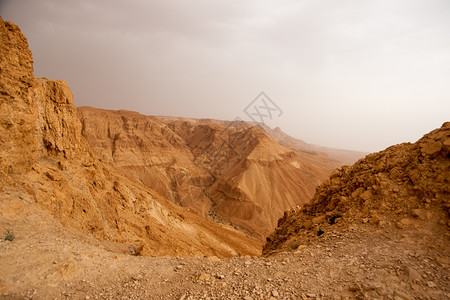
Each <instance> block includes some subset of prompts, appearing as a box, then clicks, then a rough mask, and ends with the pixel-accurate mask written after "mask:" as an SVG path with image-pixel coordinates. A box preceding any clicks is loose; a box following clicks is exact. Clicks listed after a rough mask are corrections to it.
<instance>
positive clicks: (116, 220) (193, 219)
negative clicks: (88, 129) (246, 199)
mask: <svg viewBox="0 0 450 300" xmlns="http://www.w3.org/2000/svg"><path fill="white" fill-rule="evenodd" d="M0 39H1V43H0V47H1V48H0V51H1V52H0V72H1V73H0V105H1V106H0V139H1V143H0V172H1V178H2V180H1V181H0V207H1V208H2V216H1V217H2V218H7V219H8V220H10V221H11V222H13V219H14V217H13V216H14V213H12V212H11V213H9V212H8V209H7V208H8V207H10V206H11V205H10V204H11V203H12V202H14V201H21V203H22V204H21V206H23V207H25V208H27V209H28V211H29V213H32V212H33V211H34V208H33V207H34V206H35V205H36V203H37V205H38V207H39V208H40V209H43V210H44V211H45V212H47V213H48V215H49V218H51V217H52V216H53V217H54V218H56V219H57V220H59V221H60V222H61V223H62V224H64V225H67V226H70V227H73V228H75V229H78V230H80V231H82V232H85V233H89V234H93V235H94V236H95V237H97V238H98V239H101V240H108V241H110V242H115V243H119V244H121V245H123V247H118V246H117V247H115V249H127V250H124V251H126V252H128V253H129V254H134V255H138V254H142V255H177V256H182V255H216V256H219V257H230V256H236V255H248V254H250V255H255V254H258V253H259V252H260V249H259V247H260V243H259V242H257V241H255V240H253V239H250V238H248V237H246V236H245V235H243V234H242V233H240V232H238V231H236V230H234V229H233V228H231V227H229V226H225V225H218V224H215V223H214V222H211V221H207V220H205V219H202V218H200V217H199V216H197V215H195V214H193V213H191V212H189V211H188V210H186V209H184V208H181V207H179V206H177V205H175V204H173V203H172V202H170V201H168V200H166V199H164V198H163V197H162V196H161V195H159V194H158V193H157V192H155V191H154V190H152V189H150V188H149V187H147V186H145V185H143V184H142V183H141V182H140V181H139V180H135V179H133V178H131V177H127V176H125V175H124V174H123V173H122V172H121V171H120V170H118V169H116V168H114V166H110V165H108V164H107V163H105V162H102V161H100V160H99V159H98V158H97V157H96V156H95V155H94V154H92V152H91V150H90V148H89V145H88V143H87V142H86V140H85V138H84V137H83V136H82V134H81V132H82V129H83V128H82V123H81V122H80V121H79V119H78V117H77V115H76V108H75V107H74V105H73V99H72V93H71V92H70V89H69V87H68V85H67V83H65V82H64V81H58V80H47V79H35V78H34V75H33V68H32V66H33V65H32V64H33V59H32V56H31V51H30V50H29V48H28V44H27V40H26V38H25V36H24V35H23V34H22V33H21V32H20V30H19V28H18V27H17V26H15V25H14V24H12V23H9V22H3V20H1V19H0ZM128 125H129V124H128ZM125 129H126V130H129V131H132V130H133V128H132V127H127V128H125ZM135 138H136V139H138V138H139V137H135ZM113 140H114V139H113ZM171 142H172V143H174V145H177V144H176V143H177V141H176V140H174V141H171ZM147 149H149V150H148V151H151V145H150V146H149V147H148V148H147ZM130 151H131V152H132V151H133V150H130ZM119 152H120V151H119ZM127 159H129V157H128V156H127ZM150 159H151V160H154V161H155V162H156V163H163V162H164V160H165V158H164V156H161V155H159V156H154V157H151V158H150ZM18 199H19V200H18ZM25 208H24V209H25Z"/></svg>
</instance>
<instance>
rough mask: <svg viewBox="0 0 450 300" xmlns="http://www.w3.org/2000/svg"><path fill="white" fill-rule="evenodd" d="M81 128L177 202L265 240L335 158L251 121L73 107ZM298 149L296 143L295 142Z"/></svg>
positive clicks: (113, 158) (101, 150)
mask: <svg viewBox="0 0 450 300" xmlns="http://www.w3.org/2000/svg"><path fill="white" fill-rule="evenodd" d="M78 115H79V118H80V120H81V122H82V124H83V135H84V137H85V138H86V139H87V141H88V142H89V143H90V146H91V148H92V149H93V150H94V152H96V154H97V155H98V156H99V157H101V158H102V159H103V160H104V161H105V162H108V163H110V164H113V165H116V166H117V167H119V168H121V169H122V170H124V171H125V172H127V173H128V174H130V175H132V176H133V177H134V178H136V179H138V180H140V181H141V182H143V183H144V184H145V185H147V186H149V187H151V188H152V189H155V190H156V191H158V192H159V193H160V194H161V195H163V196H164V197H166V198H167V199H170V200H171V201H173V202H174V203H177V204H179V205H181V206H183V207H186V208H189V209H190V210H191V211H194V212H195V213H197V214H199V215H200V216H202V217H204V218H210V219H213V220H215V221H217V222H223V223H226V224H229V225H232V226H235V227H236V228H238V229H239V230H241V231H243V232H245V233H247V234H249V235H251V236H253V237H255V238H257V239H259V240H263V239H264V238H265V236H266V235H267V234H268V233H270V232H271V231H272V230H273V228H274V226H275V225H276V221H277V220H278V218H279V217H280V216H281V215H282V213H283V211H284V210H285V209H287V208H290V207H293V206H297V205H302V204H304V203H307V202H308V201H309V199H310V198H311V197H312V195H313V193H314V189H315V187H316V186H317V185H319V184H320V183H321V182H322V180H324V178H326V176H328V174H329V173H330V172H331V171H332V170H333V169H334V168H336V167H338V166H340V165H341V164H342V163H339V162H337V161H335V160H333V159H330V158H329V157H328V156H327V155H326V154H324V153H314V154H313V155H312V154H310V153H307V152H305V151H294V150H291V149H289V148H286V147H283V146H281V145H280V144H278V143H277V142H276V141H275V140H274V139H272V138H270V137H269V136H268V135H267V134H266V133H265V132H263V131H262V130H261V128H259V127H258V126H255V124H252V123H248V122H244V121H235V122H231V121H220V120H212V119H189V118H176V117H154V116H144V115H141V114H139V113H136V112H131V111H124V110H121V111H108V110H102V109H95V108H91V107H79V108H78ZM297 150H298V149H297Z"/></svg>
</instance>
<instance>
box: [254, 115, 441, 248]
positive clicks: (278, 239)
mask: <svg viewBox="0 0 450 300" xmlns="http://www.w3.org/2000/svg"><path fill="white" fill-rule="evenodd" d="M449 138H450V122H446V123H444V124H443V125H442V127H441V128H439V129H436V130H433V131H432V132H430V133H428V134H426V135H425V136H424V137H423V138H421V139H420V140H419V141H417V142H416V143H414V144H410V143H405V144H400V145H396V146H392V147H389V148H388V149H386V150H384V151H381V152H378V153H373V154H370V155H368V156H366V158H364V159H362V160H359V161H358V162H357V163H355V164H354V165H353V166H350V167H349V166H345V167H342V168H340V169H338V170H336V171H335V172H333V175H332V177H331V180H327V181H326V182H325V183H324V184H322V185H321V186H320V187H319V188H318V189H317V190H316V193H315V195H314V197H313V198H312V200H311V203H310V204H307V205H305V206H304V207H303V208H302V209H301V210H295V211H288V212H285V214H284V217H283V218H281V219H280V220H279V221H278V228H277V229H276V230H275V232H274V233H272V234H271V235H270V236H269V237H268V239H267V243H266V244H265V246H264V250H263V252H264V253H270V252H272V251H279V250H280V249H291V248H292V249H294V248H295V247H296V244H297V243H305V242H306V241H307V240H308V239H311V238H312V237H313V236H314V230H317V229H318V228H319V225H317V226H315V227H313V228H310V226H308V225H307V224H308V223H309V222H310V220H316V219H317V218H320V217H325V218H326V220H327V223H326V224H324V225H320V229H321V230H322V231H327V230H332V228H331V226H334V225H333V224H335V223H336V220H337V219H339V220H340V221H339V224H341V225H345V224H347V225H349V224H352V223H361V221H362V222H363V223H364V222H365V221H369V222H370V223H372V224H374V225H377V226H393V227H396V228H398V229H411V228H417V226H418V225H417V224H418V222H421V221H423V222H425V221H426V222H436V224H435V226H436V228H438V227H439V226H442V224H444V225H445V226H446V225H447V224H449V225H450V222H449V220H450V151H448V148H447V147H444V146H443V145H445V144H446V141H447V140H448V139H449ZM335 178H339V180H335ZM430 216H434V217H433V219H429V217H430ZM439 224H441V225H439ZM297 246H298V245H297Z"/></svg>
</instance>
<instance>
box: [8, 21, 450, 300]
mask: <svg viewBox="0 0 450 300" xmlns="http://www.w3.org/2000/svg"><path fill="white" fill-rule="evenodd" d="M0 54H1V56H0V176H1V181H0V237H1V239H0V298H1V299H180V300H181V299H184V300H186V299H245V300H250V299H450V269H449V267H450V231H449V229H450V122H446V123H444V124H443V125H442V127H441V128H438V129H435V130H433V131H431V132H430V133H426V134H425V135H424V136H423V137H422V138H421V139H419V140H418V141H417V142H415V143H403V144H399V145H394V146H392V147H389V148H388V149H386V150H384V151H381V152H377V153H372V154H368V155H366V154H367V153H360V152H354V151H348V150H340V149H331V148H325V147H319V146H314V145H311V144H308V143H306V142H304V141H302V140H298V139H295V138H293V137H290V136H289V135H287V134H285V133H284V132H283V131H282V130H281V129H280V128H276V129H271V128H269V127H268V126H265V125H264V124H255V123H250V122H244V121H220V120H213V119H189V118H181V117H172V116H170V117H169V116H167V117H162V116H147V115H143V114H140V113H138V112H133V111H126V110H118V111H112V110H105V109H100V108H93V107H75V105H74V102H73V96H72V93H71V91H70V88H69V86H68V84H67V83H66V82H65V81H63V80H50V79H47V78H35V76H34V72H33V57H32V53H31V50H30V48H29V46H28V42H27V39H26V37H25V35H24V34H23V33H21V31H20V29H19V28H18V26H16V25H15V24H13V23H12V22H8V21H4V20H3V19H1V18H0ZM6 231H8V232H9V233H11V234H13V236H11V235H10V236H9V238H6V236H5V234H4V233H5V232H6ZM4 237H5V239H4Z"/></svg>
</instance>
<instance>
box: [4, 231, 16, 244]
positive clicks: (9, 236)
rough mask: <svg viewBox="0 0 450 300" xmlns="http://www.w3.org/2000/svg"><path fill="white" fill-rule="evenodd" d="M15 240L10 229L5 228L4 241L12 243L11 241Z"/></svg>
mask: <svg viewBox="0 0 450 300" xmlns="http://www.w3.org/2000/svg"><path fill="white" fill-rule="evenodd" d="M15 238H16V237H15V236H14V232H13V231H12V230H11V229H9V228H6V230H5V241H10V242H12V241H14V239H15Z"/></svg>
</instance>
